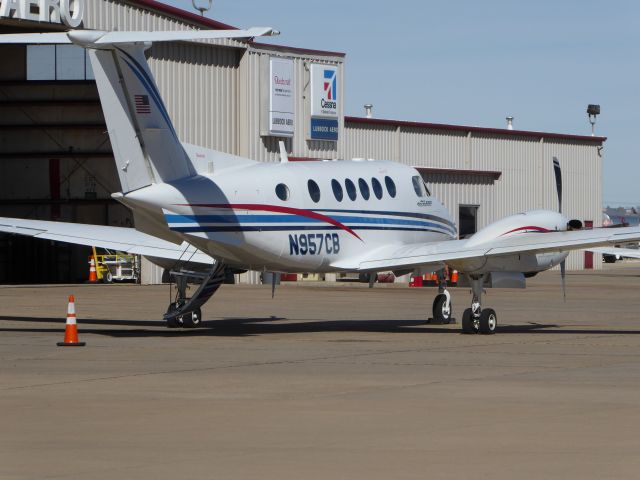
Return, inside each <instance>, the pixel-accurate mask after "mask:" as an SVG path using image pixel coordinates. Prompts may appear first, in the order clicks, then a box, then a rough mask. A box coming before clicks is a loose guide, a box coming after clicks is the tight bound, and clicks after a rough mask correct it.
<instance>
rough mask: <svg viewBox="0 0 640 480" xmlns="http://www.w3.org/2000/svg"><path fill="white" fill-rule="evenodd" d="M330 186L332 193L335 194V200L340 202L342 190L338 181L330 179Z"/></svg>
mask: <svg viewBox="0 0 640 480" xmlns="http://www.w3.org/2000/svg"><path fill="white" fill-rule="evenodd" d="M331 188H333V194H334V195H335V197H336V200H338V201H339V202H341V201H342V198H343V196H344V194H343V192H342V185H340V182H339V181H337V180H336V179H333V180H331Z"/></svg>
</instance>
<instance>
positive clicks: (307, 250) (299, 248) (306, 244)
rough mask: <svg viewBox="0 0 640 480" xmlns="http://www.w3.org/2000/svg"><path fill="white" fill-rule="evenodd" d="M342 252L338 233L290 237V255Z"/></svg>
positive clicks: (292, 235)
mask: <svg viewBox="0 0 640 480" xmlns="http://www.w3.org/2000/svg"><path fill="white" fill-rule="evenodd" d="M339 251H340V237H339V236H338V234H337V233H300V234H297V233H296V234H290V235H289V255H320V254H322V253H327V254H335V253H338V252H339Z"/></svg>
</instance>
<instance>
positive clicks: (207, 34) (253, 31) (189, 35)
mask: <svg viewBox="0 0 640 480" xmlns="http://www.w3.org/2000/svg"><path fill="white" fill-rule="evenodd" d="M278 33H279V32H278V31H277V30H273V29H272V28H269V27H252V28H249V29H247V30H178V31H166V32H163V31H159V32H143V31H140V32H104V31H99V30H71V31H69V32H55V33H12V34H7V35H0V43H30V44H43V43H75V44H78V45H82V46H89V47H91V46H93V47H94V48H100V46H101V45H103V46H108V45H117V44H127V43H145V42H172V41H180V40H182V41H187V40H211V39H216V38H253V37H262V36H269V35H278Z"/></svg>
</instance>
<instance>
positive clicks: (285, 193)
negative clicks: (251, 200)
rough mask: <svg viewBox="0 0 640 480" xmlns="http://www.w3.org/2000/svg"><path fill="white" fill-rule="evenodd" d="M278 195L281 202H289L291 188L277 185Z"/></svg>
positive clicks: (281, 184)
mask: <svg viewBox="0 0 640 480" xmlns="http://www.w3.org/2000/svg"><path fill="white" fill-rule="evenodd" d="M276 195H277V196H278V198H279V199H280V200H283V201H284V200H289V187H287V186H286V185H285V184H284V183H279V184H278V185H276Z"/></svg>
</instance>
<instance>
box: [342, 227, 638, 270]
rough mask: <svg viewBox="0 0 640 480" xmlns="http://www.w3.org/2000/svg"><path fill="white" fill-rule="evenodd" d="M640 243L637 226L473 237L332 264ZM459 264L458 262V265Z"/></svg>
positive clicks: (411, 264)
mask: <svg viewBox="0 0 640 480" xmlns="http://www.w3.org/2000/svg"><path fill="white" fill-rule="evenodd" d="M638 240H640V227H626V228H615V229H612V228H595V229H592V230H574V231H566V232H549V233H527V234H520V235H513V236H510V237H504V238H497V239H495V240H494V241H486V242H483V243H480V244H479V243H474V242H473V238H469V239H465V240H450V241H442V242H433V243H423V244H409V245H406V244H405V245H396V246H393V245H390V246H385V247H381V248H379V249H375V250H372V251H370V252H367V253H365V254H363V255H361V256H360V257H357V258H354V259H353V260H349V261H340V262H336V263H334V264H332V266H333V267H336V268H338V269H341V270H349V271H357V270H363V271H382V270H403V269H410V268H416V267H422V266H426V265H430V264H438V263H447V262H453V261H456V260H459V261H462V262H463V261H464V260H471V259H482V258H487V257H493V256H504V255H517V254H520V253H532V254H533V253H544V252H566V251H568V250H581V249H586V248H588V247H597V246H605V245H615V244H618V243H625V242H633V241H638ZM458 263H460V262H458Z"/></svg>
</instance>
